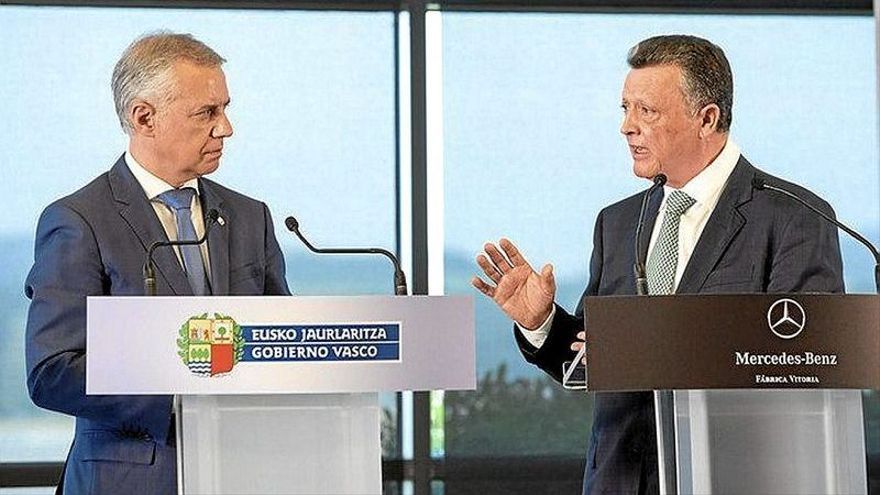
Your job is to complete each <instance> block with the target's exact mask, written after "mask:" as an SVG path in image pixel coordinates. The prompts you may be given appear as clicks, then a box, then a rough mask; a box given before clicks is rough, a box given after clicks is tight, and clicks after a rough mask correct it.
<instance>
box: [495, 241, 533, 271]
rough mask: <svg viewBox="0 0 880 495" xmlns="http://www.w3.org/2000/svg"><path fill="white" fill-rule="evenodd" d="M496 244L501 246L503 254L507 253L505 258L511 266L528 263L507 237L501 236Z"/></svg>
mask: <svg viewBox="0 0 880 495" xmlns="http://www.w3.org/2000/svg"><path fill="white" fill-rule="evenodd" d="M498 245H499V246H501V249H503V250H504V254H506V255H507V258H508V259H509V260H510V262H511V263H512V264H513V266H520V265H528V264H529V263H528V262H527V261H526V259H525V258H524V257H523V255H522V253H520V252H519V249H517V248H516V246H514V245H513V243H512V242H510V240H509V239H506V238H504V237H502V238H501V240H500V241H498Z"/></svg>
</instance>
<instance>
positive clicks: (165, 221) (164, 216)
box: [125, 151, 211, 280]
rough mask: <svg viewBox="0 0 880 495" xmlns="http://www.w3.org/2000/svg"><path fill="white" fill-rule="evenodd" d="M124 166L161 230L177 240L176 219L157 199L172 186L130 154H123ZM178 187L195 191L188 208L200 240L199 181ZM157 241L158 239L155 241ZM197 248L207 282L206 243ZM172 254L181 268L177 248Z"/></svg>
mask: <svg viewBox="0 0 880 495" xmlns="http://www.w3.org/2000/svg"><path fill="white" fill-rule="evenodd" d="M125 164H126V165H128V169H129V170H131V173H132V174H134V178H135V179H136V180H137V181H138V183H139V184H140V185H141V187H142V188H143V189H144V193H146V195H147V198H149V199H150V204H151V205H152V206H153V211H155V212H156V216H157V217H159V222H160V223H161V224H162V228H164V229H165V234H167V235H168V239H169V240H172V241H176V240H177V219H176V218H175V216H174V210H172V209H171V208H170V207H168V206H166V205H165V204H163V203H162V202H160V201H159V199H158V198H157V197H158V196H159V195H160V194H162V193H164V192H166V191H170V190H172V189H174V186H172V185H171V184H168V183H167V182H165V181H164V180H162V179H160V178H158V177H156V176H155V175H153V174H152V173H151V172H150V171H149V170H147V169H145V168H144V167H143V165H141V164H140V163H138V161H137V160H135V159H134V157H133V156H132V155H131V152H129V151H126V152H125ZM180 187H191V188H193V189H195V190H196V194H195V195H193V199H192V205H191V206H190V208H191V210H190V211H191V212H192V216H191V218H192V223H193V227H195V231H196V237H197V238H201V237H202V235H204V233H205V221H204V219H203V218H202V202H201V200H200V199H199V192H200V191H199V180H198V179H190V180H188V181H186V182H185V183H184V184H183V185H182V186H180ZM155 240H157V241H158V240H159V239H155ZM199 248H200V249H201V252H202V262H203V263H204V264H205V275H207V276H208V280H210V279H211V264H210V263H209V262H208V242H207V241H205V242H203V243H202V244H201V245H200V246H199ZM174 252H175V253H177V260H178V261H179V262H180V266H181V267H182V266H183V258H182V257H181V255H180V249H178V247H177V246H174Z"/></svg>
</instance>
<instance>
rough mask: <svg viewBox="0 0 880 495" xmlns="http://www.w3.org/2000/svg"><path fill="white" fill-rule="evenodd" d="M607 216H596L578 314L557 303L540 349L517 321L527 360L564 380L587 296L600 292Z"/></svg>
mask: <svg viewBox="0 0 880 495" xmlns="http://www.w3.org/2000/svg"><path fill="white" fill-rule="evenodd" d="M603 216H604V212H600V213H599V216H598V217H597V218H596V226H595V228H594V229H593V254H592V256H591V257H590V281H589V283H588V284H587V288H586V289H585V290H584V293H583V294H582V295H581V297H580V299H579V300H578V304H577V309H576V310H575V314H574V315H572V314H570V313H568V312H567V311H566V310H565V309H563V308H562V307H561V306H559V305H558V304H557V305H556V316H554V318H553V323H552V325H551V326H550V331H549V332H548V334H547V340H545V341H544V344H543V345H542V346H541V347H540V348H538V349H536V348H535V347H534V346H532V345H531V344H530V343H529V342H528V341H527V340H526V339H525V337H523V336H522V333H521V332H520V331H519V330H518V329H517V328H516V325H514V329H513V333H514V335H515V337H516V342H517V344H518V345H519V349H520V351H521V352H522V354H523V357H525V359H526V361H528V362H530V363H532V364H534V365H536V366H538V367H539V368H541V369H542V370H544V371H545V372H546V373H547V374H548V375H550V376H551V377H552V378H553V379H554V380H556V381H557V382H560V383H562V363H564V362H566V361H571V360H572V359H574V357H575V354H576V353H575V352H574V351H572V350H571V343H572V342H574V341H575V338H576V336H577V333H578V332H580V331H581V330H583V329H584V298H586V297H587V296H595V295H597V294H598V293H599V283H600V282H601V280H602V265H603V263H602V260H603V246H602V222H603ZM588 340H589V339H588Z"/></svg>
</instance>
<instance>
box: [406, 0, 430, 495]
mask: <svg viewBox="0 0 880 495" xmlns="http://www.w3.org/2000/svg"><path fill="white" fill-rule="evenodd" d="M406 9H407V11H408V12H409V29H410V31H409V32H410V41H409V42H410V53H409V55H410V95H411V105H410V111H411V129H412V134H411V138H412V145H411V150H412V270H413V274H412V275H413V276H412V293H413V294H414V295H427V294H428V201H427V197H428V181H427V177H428V174H427V169H428V162H427V108H426V89H425V88H426V74H425V67H426V64H425V12H426V10H427V5H426V2H425V1H424V0H412V1H409V2H407V4H406ZM430 429H431V408H430V396H429V392H414V393H413V488H414V493H415V495H429V494H430V493H431V471H432V465H431V432H430Z"/></svg>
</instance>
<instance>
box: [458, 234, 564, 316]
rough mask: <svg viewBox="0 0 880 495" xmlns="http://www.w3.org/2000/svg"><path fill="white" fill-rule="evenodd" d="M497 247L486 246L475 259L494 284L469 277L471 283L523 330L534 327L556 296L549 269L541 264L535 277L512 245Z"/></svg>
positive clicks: (550, 269) (551, 270) (500, 244)
mask: <svg viewBox="0 0 880 495" xmlns="http://www.w3.org/2000/svg"><path fill="white" fill-rule="evenodd" d="M498 246H499V247H500V249H499V247H496V246H495V245H494V244H492V243H486V245H485V246H483V249H484V250H485V251H486V254H485V255H484V254H479V255H478V256H477V264H478V265H480V268H482V269H483V273H484V274H485V275H486V276H487V277H488V278H489V280H491V281H492V282H493V283H494V285H493V284H490V283H488V282H486V281H484V280H483V279H481V278H480V277H474V278H472V279H471V284H472V285H473V286H474V287H476V288H477V290H479V291H480V292H482V293H483V294H486V295H487V296H489V297H491V298H492V300H494V301H495V303H496V304H498V307H500V308H501V310H502V311H504V313H505V314H506V315H507V316H509V317H510V318H511V319H512V320H513V321H515V322H517V323H519V324H520V325H522V326H523V327H525V328H527V329H535V328H538V327H539V326H540V325H541V324H542V323H544V320H546V319H547V317H548V316H549V315H550V310H551V309H552V308H553V300H554V298H555V297H556V280H555V279H554V277H553V266H552V265H549V264H548V265H544V267H543V268H542V269H541V273H540V274H539V273H537V272H536V271H535V270H534V269H533V268H532V266H531V265H529V263H528V262H527V261H526V260H525V258H523V256H522V254H520V252H519V250H518V249H517V248H516V246H514V245H513V243H512V242H510V241H509V240H507V239H501V240H500V241H499V242H498ZM502 252H503V254H502ZM486 255H488V257H487V256H486Z"/></svg>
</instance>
